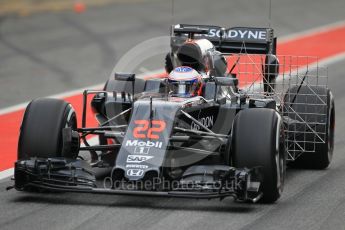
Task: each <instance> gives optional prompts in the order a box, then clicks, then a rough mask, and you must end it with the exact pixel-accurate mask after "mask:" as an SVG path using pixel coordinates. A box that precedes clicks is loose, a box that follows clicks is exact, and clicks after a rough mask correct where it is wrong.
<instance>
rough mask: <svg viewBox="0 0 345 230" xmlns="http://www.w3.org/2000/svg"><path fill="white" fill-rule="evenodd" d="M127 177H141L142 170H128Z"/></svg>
mask: <svg viewBox="0 0 345 230" xmlns="http://www.w3.org/2000/svg"><path fill="white" fill-rule="evenodd" d="M127 175H128V176H142V175H144V170H142V169H128V170H127Z"/></svg>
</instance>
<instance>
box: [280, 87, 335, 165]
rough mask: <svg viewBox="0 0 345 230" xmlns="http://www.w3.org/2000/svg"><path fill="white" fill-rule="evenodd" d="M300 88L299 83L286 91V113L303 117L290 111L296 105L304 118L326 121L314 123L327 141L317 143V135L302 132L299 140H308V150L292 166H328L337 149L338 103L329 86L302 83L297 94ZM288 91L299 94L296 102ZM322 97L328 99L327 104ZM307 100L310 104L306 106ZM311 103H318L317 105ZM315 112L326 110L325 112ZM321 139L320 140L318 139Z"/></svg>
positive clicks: (306, 119) (291, 163) (296, 108)
mask: <svg viewBox="0 0 345 230" xmlns="http://www.w3.org/2000/svg"><path fill="white" fill-rule="evenodd" d="M297 90H298V87H297V86H296V87H293V88H291V89H289V90H288V92H287V93H286V96H285V98H284V105H285V106H284V107H285V111H283V112H284V113H285V114H284V115H287V116H289V117H290V118H292V119H296V120H299V119H300V118H299V117H297V116H296V115H294V113H292V112H291V110H292V109H293V110H294V111H295V112H296V113H297V114H299V116H300V117H302V118H303V120H305V121H309V122H319V123H323V124H319V125H317V126H315V127H314V129H315V130H316V131H317V132H320V133H325V135H324V137H325V143H315V146H314V144H313V142H314V139H315V136H314V135H306V136H305V137H304V136H303V135H302V136H300V137H299V138H300V140H299V141H302V142H303V141H306V143H307V144H306V146H305V148H306V149H307V150H309V152H304V153H302V155H301V156H299V157H298V158H297V159H296V160H295V161H293V162H290V163H289V166H291V167H294V168H306V169H325V168H327V167H328V166H329V164H330V163H331V161H332V156H333V149H334V125H335V107H334V98H333V94H332V92H331V91H330V90H329V89H327V88H325V87H317V86H314V87H313V86H308V87H307V86H302V87H301V88H300V90H299V93H298V94H296V92H297ZM288 95H296V98H295V100H294V102H293V103H292V100H293V98H294V96H293V97H292V96H288ZM321 100H322V101H324V102H326V104H325V103H324V102H322V101H321ZM306 103H308V104H310V105H309V106H306V105H305V104H306ZM312 104H315V106H313V105H312ZM314 114H325V115H326V116H320V115H314ZM320 135H322V134H320ZM322 136H323V135H322ZM297 138H298V136H297ZM304 138H305V139H304ZM317 140H318V139H317ZM297 141H298V140H297ZM318 142H320V141H319V140H318Z"/></svg>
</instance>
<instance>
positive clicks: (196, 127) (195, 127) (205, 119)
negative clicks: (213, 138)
mask: <svg viewBox="0 0 345 230" xmlns="http://www.w3.org/2000/svg"><path fill="white" fill-rule="evenodd" d="M198 121H199V122H200V123H201V124H203V125H204V126H206V128H210V127H212V126H213V116H208V117H202V118H200V119H199V120H198ZM191 129H193V130H200V129H202V128H201V127H200V125H198V124H197V123H195V122H194V121H193V122H192V124H191Z"/></svg>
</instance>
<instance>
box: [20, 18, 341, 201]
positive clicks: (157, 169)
mask: <svg viewBox="0 0 345 230" xmlns="http://www.w3.org/2000/svg"><path fill="white" fill-rule="evenodd" d="M276 41H277V39H276V37H274V34H273V30H272V29H271V28H245V27H235V28H230V29H223V28H221V27H217V26H202V25H180V24H179V25H174V26H173V27H172V31H171V52H170V53H169V54H167V56H166V66H165V67H166V70H167V76H166V77H165V78H158V79H147V80H144V79H143V78H139V77H136V76H135V74H131V73H127V74H125V73H116V74H115V76H113V77H112V78H111V79H109V80H108V81H107V83H106V84H105V87H104V90H101V91H96V90H85V91H84V94H83V95H84V102H83V115H82V126H81V127H77V116H76V114H75V111H74V109H73V108H72V106H71V105H70V104H69V103H67V102H65V101H63V100H59V99H48V98H43V99H36V100H33V101H32V102H31V103H30V104H29V105H28V107H27V109H26V111H25V115H24V118H23V123H22V126H21V132H20V138H19V145H18V161H17V162H16V163H15V175H14V178H15V185H14V187H15V188H16V189H17V190H19V191H28V190H34V191H37V190H38V191H46V190H48V191H66V192H86V193H104V194H120V195H141V196H163V197H183V198H206V199H210V198H221V199H222V198H224V197H227V196H232V197H234V198H235V199H236V200H239V201H252V202H257V201H259V200H261V201H262V202H266V203H272V202H275V201H276V200H277V199H278V198H279V197H280V196H281V194H282V191H283V187H284V178H285V171H286V165H287V164H288V165H290V166H291V167H300V168H314V169H324V168H326V167H328V165H329V164H330V161H331V157H332V152H333V141H334V119H335V118H334V101H333V97H332V93H331V91H330V90H329V89H328V88H327V76H326V75H324V74H323V72H322V68H320V67H317V66H316V65H314V64H315V63H316V62H315V59H312V58H303V57H290V56H279V57H278V56H277V55H276ZM313 66H314V67H313ZM90 94H93V95H94V97H93V99H92V101H91V107H92V109H93V111H94V112H95V116H96V119H97V121H98V123H99V126H97V127H86V111H87V105H88V95H90ZM89 137H91V138H89ZM95 137H96V138H97V141H96V142H99V143H97V144H91V141H90V139H91V140H95ZM93 142H94V141H93ZM86 152H87V153H89V154H88V155H86V154H85V153H86Z"/></svg>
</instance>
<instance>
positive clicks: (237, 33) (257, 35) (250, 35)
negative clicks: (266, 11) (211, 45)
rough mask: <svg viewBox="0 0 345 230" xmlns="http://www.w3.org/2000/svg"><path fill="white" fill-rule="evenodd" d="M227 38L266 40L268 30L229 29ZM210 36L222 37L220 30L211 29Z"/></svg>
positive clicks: (226, 32)
mask: <svg viewBox="0 0 345 230" xmlns="http://www.w3.org/2000/svg"><path fill="white" fill-rule="evenodd" d="M224 36H225V38H236V39H256V40H266V38H267V31H264V30H228V31H225V34H224ZM208 37H220V30H217V29H210V32H209V34H208Z"/></svg>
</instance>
